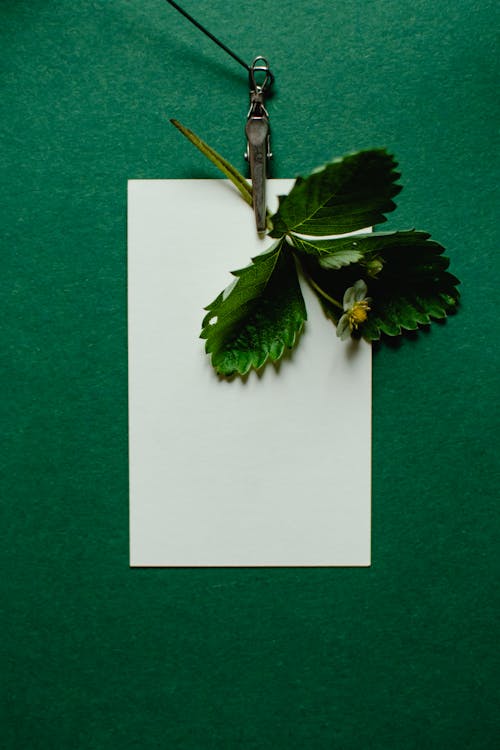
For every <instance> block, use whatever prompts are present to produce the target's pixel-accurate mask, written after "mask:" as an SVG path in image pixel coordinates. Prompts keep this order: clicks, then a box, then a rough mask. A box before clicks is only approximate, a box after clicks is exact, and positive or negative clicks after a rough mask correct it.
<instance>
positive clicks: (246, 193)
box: [170, 120, 253, 206]
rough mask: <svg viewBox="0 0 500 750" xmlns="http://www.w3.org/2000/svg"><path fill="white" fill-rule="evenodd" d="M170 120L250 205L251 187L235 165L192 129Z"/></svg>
mask: <svg viewBox="0 0 500 750" xmlns="http://www.w3.org/2000/svg"><path fill="white" fill-rule="evenodd" d="M170 122H171V123H172V125H174V127H176V128H177V130H180V132H181V133H182V135H184V136H185V137H186V138H187V139H188V141H191V143H192V144H193V146H196V148H197V149H199V150H200V151H201V153H202V154H204V155H205V156H206V157H207V159H210V161H211V162H212V164H215V166H216V167H217V168H218V169H220V171H221V172H222V173H223V174H225V175H226V177H227V178H228V179H229V180H231V182H232V183H233V185H235V187H236V188H237V189H238V190H239V191H240V193H241V195H242V196H243V199H244V200H245V201H246V202H247V203H248V204H249V205H250V206H251V205H253V199H252V188H251V186H250V185H249V184H248V182H247V181H246V180H245V178H244V177H243V175H242V174H241V173H240V172H238V170H237V169H236V167H233V165H232V164H231V163H230V162H228V161H227V159H224V157H223V156H221V155H220V154H218V153H217V151H215V149H213V148H212V147H211V146H209V145H208V143H205V141H203V140H202V139H201V138H199V137H198V136H197V135H196V134H195V133H193V131H192V130H189V128H186V127H185V126H184V125H182V124H181V123H180V122H179V121H178V120H170Z"/></svg>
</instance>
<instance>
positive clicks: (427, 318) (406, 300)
mask: <svg viewBox="0 0 500 750" xmlns="http://www.w3.org/2000/svg"><path fill="white" fill-rule="evenodd" d="M364 244H365V249H366V248H368V247H371V248H373V252H375V253H376V254H377V256H378V257H381V258H382V269H381V271H380V273H379V274H378V275H377V277H376V278H370V277H369V276H367V275H366V268H365V267H363V264H362V263H356V264H353V265H350V266H348V267H347V268H343V269H340V270H339V271H337V272H336V273H332V272H331V271H328V270H325V269H324V268H321V267H320V265H319V263H318V261H317V260H313V259H312V257H310V258H308V259H307V261H306V262H305V270H306V274H307V275H308V276H309V277H310V278H311V279H312V282H313V288H314V289H315V291H316V293H317V294H318V297H319V299H320V300H321V304H322V306H323V309H324V310H325V313H326V314H327V315H328V316H329V317H330V318H331V319H332V320H333V321H334V322H335V323H337V322H338V320H339V318H340V317H341V315H342V309H341V308H339V306H338V301H339V300H342V298H343V295H344V293H345V291H346V289H348V288H349V287H351V286H353V284H354V283H355V282H356V281H357V280H358V279H364V281H365V282H366V284H367V287H368V292H367V295H368V296H369V297H370V312H369V314H368V317H367V320H366V321H365V322H364V323H362V324H361V325H360V327H359V332H360V334H361V335H362V336H363V338H365V339H366V340H367V341H373V340H376V339H379V338H380V335H381V334H382V333H385V334H387V335H389V336H397V335H399V334H400V333H401V331H402V329H405V330H415V329H417V328H418V327H419V325H424V324H427V323H430V322H431V319H439V318H444V317H446V316H447V314H448V313H449V312H450V311H452V310H453V309H454V308H456V306H457V304H458V300H459V297H460V295H459V292H458V290H457V289H456V286H457V284H459V283H460V282H459V281H458V279H457V278H456V277H455V276H453V275H452V274H450V273H448V271H447V270H446V269H447V267H448V264H449V260H448V258H446V257H444V256H443V255H442V253H443V250H444V249H443V247H442V246H441V245H440V244H439V243H438V242H435V241H433V240H431V239H430V235H428V234H427V233H425V232H416V231H407V232H391V233H386V234H384V233H380V234H379V233H374V234H371V235H366V242H365V243H364ZM318 289H319V290H322V292H323V293H322V294H321V293H319V291H318Z"/></svg>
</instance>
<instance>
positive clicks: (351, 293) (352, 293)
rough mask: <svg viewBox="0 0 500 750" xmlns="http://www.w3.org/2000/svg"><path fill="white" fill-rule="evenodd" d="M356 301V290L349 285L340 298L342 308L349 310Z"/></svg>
mask: <svg viewBox="0 0 500 750" xmlns="http://www.w3.org/2000/svg"><path fill="white" fill-rule="evenodd" d="M355 301H356V290H355V289H354V287H353V286H350V287H349V289H346V290H345V293H344V299H343V300H342V305H343V307H344V310H346V311H347V310H350V309H351V307H352V306H353V305H354V302H355Z"/></svg>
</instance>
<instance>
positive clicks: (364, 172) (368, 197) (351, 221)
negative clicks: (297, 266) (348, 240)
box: [270, 149, 401, 237]
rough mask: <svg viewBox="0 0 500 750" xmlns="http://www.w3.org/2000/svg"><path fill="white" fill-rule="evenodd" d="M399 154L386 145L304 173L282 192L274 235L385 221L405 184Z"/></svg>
mask: <svg viewBox="0 0 500 750" xmlns="http://www.w3.org/2000/svg"><path fill="white" fill-rule="evenodd" d="M396 166H397V164H396V162H395V161H394V158H393V157H392V156H391V155H390V154H388V153H387V152H386V151H385V150H383V149H372V150H369V151H359V152H357V153H355V154H349V155H348V156H345V157H343V158H342V159H337V160H335V161H333V162H331V163H330V164H327V165H326V166H325V167H323V168H322V169H319V170H317V171H315V172H313V173H312V174H311V175H309V177H306V178H302V177H299V178H298V179H297V180H296V182H295V185H294V186H293V188H292V189H291V191H290V192H289V194H288V195H286V196H281V197H280V203H279V209H278V211H277V213H276V214H275V215H274V216H273V217H272V223H273V227H274V228H273V230H272V232H271V233H270V234H271V236H272V237H280V236H282V235H284V234H289V233H290V232H297V233H298V234H305V235H312V236H314V237H321V236H326V235H329V234H345V233H346V232H353V231H355V230H356V229H363V227H367V226H373V225H374V224H381V223H382V222H384V221H386V218H385V216H384V214H385V213H388V212H389V211H392V210H394V208H395V203H394V202H393V201H392V198H393V197H394V196H395V195H397V194H398V193H399V192H400V190H401V186H399V185H396V184H395V182H396V180H397V179H398V178H399V177H400V175H399V173H398V172H396V171H395V168H396Z"/></svg>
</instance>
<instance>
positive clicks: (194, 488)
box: [128, 180, 371, 566]
mask: <svg viewBox="0 0 500 750" xmlns="http://www.w3.org/2000/svg"><path fill="white" fill-rule="evenodd" d="M292 184H293V183H292V181H291V180H271V181H270V182H269V183H268V193H269V195H268V202H269V203H270V204H271V207H272V208H273V207H275V206H276V204H277V202H276V195H279V194H283V193H286V192H288V191H289V189H290V187H291V185H292ZM270 244H271V240H270V239H268V238H266V239H264V240H261V239H259V238H258V237H257V236H256V233H255V227H254V219H253V213H252V211H251V209H250V207H249V206H248V205H247V204H246V203H244V201H243V200H242V199H241V197H240V195H239V194H238V193H237V192H236V191H235V190H234V188H233V187H232V186H231V185H230V183H228V182H227V181H226V180H131V181H130V182H129V199H128V314H129V435H130V437H129V442H130V562H131V565H132V566H325V565H350V566H352V565H356V566H362V565H369V564H370V459H371V347H370V346H369V345H368V344H365V343H364V342H359V343H355V342H348V343H346V342H341V341H340V340H339V339H338V338H337V337H336V335H335V327H334V325H333V324H332V323H331V321H329V320H327V319H326V317H325V316H324V314H323V312H322V310H321V308H320V305H319V303H318V301H317V299H316V297H315V296H314V295H313V294H312V293H311V292H310V290H309V289H308V288H307V286H306V285H304V284H303V293H304V298H305V301H306V306H307V311H308V321H307V323H306V325H305V328H304V332H303V333H302V335H301V336H300V339H299V342H298V345H297V347H296V348H295V349H294V350H293V352H291V354H289V355H288V354H287V355H286V356H285V358H284V359H283V361H282V362H281V363H280V364H279V365H273V364H267V365H266V366H265V367H264V368H263V370H261V371H260V372H258V373H257V372H255V371H252V372H251V373H250V374H249V376H248V377H246V378H244V379H242V378H239V377H236V378H233V379H231V380H227V379H223V378H220V377H218V376H217V375H216V374H215V372H214V371H213V369H212V367H211V364H210V360H209V357H208V356H207V355H206V354H205V351H204V342H203V341H202V340H200V339H199V332H200V326H201V320H202V317H203V314H204V313H203V308H204V306H205V305H207V304H208V303H209V302H211V301H212V300H213V299H214V298H215V297H216V296H217V294H218V293H219V292H220V291H221V290H222V289H223V288H224V287H225V286H227V285H228V284H229V283H230V282H231V280H232V279H233V277H232V276H230V274H229V271H230V270H234V269H237V268H242V267H244V266H246V265H248V263H249V262H250V258H251V257H254V256H255V255H257V254H258V253H260V252H263V251H264V250H265V249H266V248H267V247H268V246H269V245H270Z"/></svg>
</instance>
